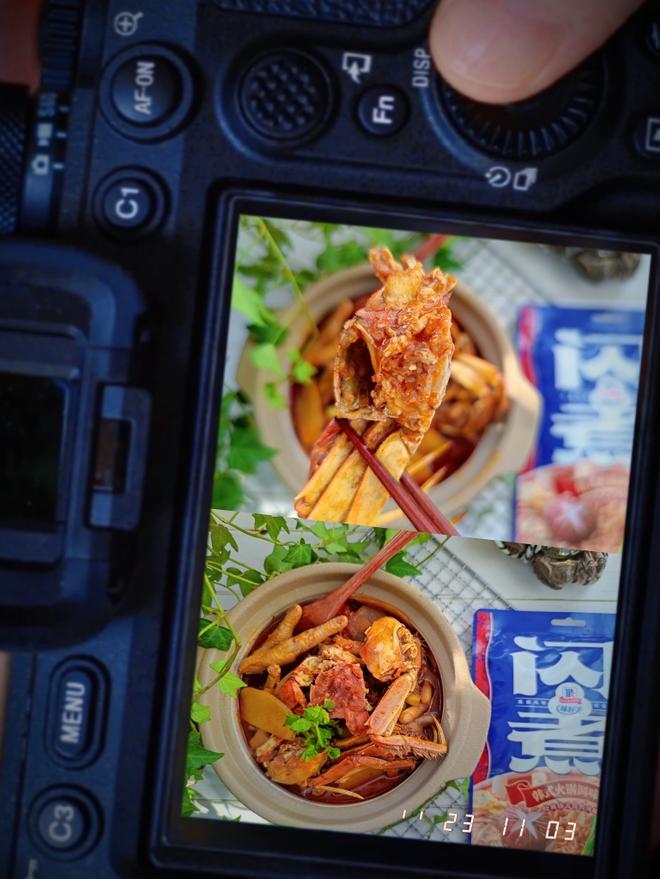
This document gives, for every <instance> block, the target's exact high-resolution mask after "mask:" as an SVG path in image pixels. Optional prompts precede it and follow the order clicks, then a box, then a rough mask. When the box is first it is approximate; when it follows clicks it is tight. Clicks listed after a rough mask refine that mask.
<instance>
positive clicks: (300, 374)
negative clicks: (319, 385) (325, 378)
mask: <svg viewBox="0 0 660 879" xmlns="http://www.w3.org/2000/svg"><path fill="white" fill-rule="evenodd" d="M287 357H288V358H289V360H290V361H291V362H292V364H293V366H292V367H291V374H292V375H293V377H294V379H295V380H296V381H297V382H298V384H301V385H306V384H307V383H308V382H309V381H310V379H311V378H312V376H313V375H316V373H317V371H318V370H317V369H316V367H315V366H314V365H313V364H312V363H310V362H309V361H308V360H305V358H304V357H303V356H302V355H301V354H300V351H288V352H287Z"/></svg>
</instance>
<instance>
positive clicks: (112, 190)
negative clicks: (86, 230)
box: [94, 168, 166, 239]
mask: <svg viewBox="0 0 660 879" xmlns="http://www.w3.org/2000/svg"><path fill="white" fill-rule="evenodd" d="M165 206H166V199H165V194H164V190H163V186H162V184H161V183H160V181H159V180H158V179H157V178H156V177H155V176H154V175H153V174H150V173H149V172H148V171H142V170H141V169H137V168H135V169H132V168H126V169H124V170H118V171H115V172H114V173H112V174H111V175H110V176H109V177H106V178H105V180H103V181H102V183H101V184H100V185H99V187H98V188H97V190H96V195H95V198H94V213H95V214H96V219H97V221H98V223H99V225H100V226H102V227H103V229H104V230H105V231H106V232H109V233H112V234H114V235H119V236H121V237H124V238H135V239H137V238H143V237H144V236H145V235H148V234H149V233H151V232H153V231H154V230H155V229H156V228H157V227H158V226H159V225H160V223H161V221H162V219H163V217H164V215H165Z"/></svg>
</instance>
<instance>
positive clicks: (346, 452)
mask: <svg viewBox="0 0 660 879" xmlns="http://www.w3.org/2000/svg"><path fill="white" fill-rule="evenodd" d="M649 264H650V263H649V258H648V257H647V256H644V255H640V254H635V253H625V252H619V251H602V250H590V249H585V248H582V247H579V246H575V247H554V246H548V245H541V244H522V243H520V242H513V241H504V240H490V239H483V238H466V237H459V236H454V235H448V234H438V233H432V232H429V233H421V232H406V231H393V230H390V229H378V228H366V227H356V226H347V225H340V224H335V223H322V222H311V221H306V220H305V221H303V220H288V219H287V220H283V219H272V218H267V217H258V216H242V217H241V218H240V223H239V233H238V238H237V245H236V255H235V265H234V281H233V290H232V300H231V314H230V322H229V331H228V341H227V358H226V364H225V372H224V387H223V400H222V408H221V420H220V431H219V438H218V450H217V459H216V472H215V479H214V494H213V506H214V507H216V508H222V509H235V510H245V511H251V512H260V513H266V514H270V515H284V516H298V517H300V518H304V519H317V520H321V521H324V522H346V523H350V524H356V525H375V526H383V527H397V528H413V529H417V530H420V531H428V532H435V533H444V534H453V535H460V536H464V537H482V538H489V539H495V540H501V541H518V542H521V543H532V544H552V545H555V546H565V547H573V548H579V549H590V550H598V551H602V552H618V551H620V550H621V548H622V545H623V539H624V530H625V520H626V508H627V496H628V482H629V472H630V461H631V455H632V448H633V435H634V427H635V413H636V401H637V391H638V381H639V373H640V360H641V354H642V341H643V331H644V317H645V308H646V299H647V293H648V286H649Z"/></svg>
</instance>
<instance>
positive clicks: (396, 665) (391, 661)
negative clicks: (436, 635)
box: [360, 616, 422, 681]
mask: <svg viewBox="0 0 660 879" xmlns="http://www.w3.org/2000/svg"><path fill="white" fill-rule="evenodd" d="M360 656H361V657H362V661H363V662H364V664H365V665H366V666H367V668H368V669H369V671H370V672H371V674H372V675H373V676H374V677H375V678H378V680H379V681H391V680H393V679H394V678H396V677H397V676H398V675H400V674H401V673H402V672H407V671H411V670H413V669H415V670H418V669H419V667H420V665H421V661H422V653H421V649H420V645H419V641H418V640H417V639H416V638H415V636H414V635H413V633H412V632H411V631H410V629H408V628H406V626H404V625H403V623H402V622H401V621H400V620H397V619H396V618H395V617H389V616H386V617H380V618H379V619H377V620H374V622H373V623H372V624H371V625H370V626H369V628H368V629H367V631H366V638H365V641H364V644H363V645H362V648H361V649H360Z"/></svg>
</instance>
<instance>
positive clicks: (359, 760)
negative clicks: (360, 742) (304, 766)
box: [310, 754, 415, 787]
mask: <svg viewBox="0 0 660 879" xmlns="http://www.w3.org/2000/svg"><path fill="white" fill-rule="evenodd" d="M414 765H415V761H414V760H384V759H383V758H382V757H369V756H366V755H364V754H351V755H350V756H349V757H345V758H344V759H343V760H340V761H339V762H338V763H335V765H334V766H331V767H330V769H327V770H326V771H325V772H323V773H322V774H321V775H317V776H316V777H314V778H312V779H310V785H311V786H312V787H316V786H317V785H324V784H328V783H330V782H333V781H338V780H339V779H340V778H343V777H344V776H345V775H348V773H349V772H352V771H353V770H355V769H358V768H364V767H368V768H371V769H379V770H380V771H381V772H391V771H395V770H396V771H398V770H400V769H412V768H413V767H414Z"/></svg>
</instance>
